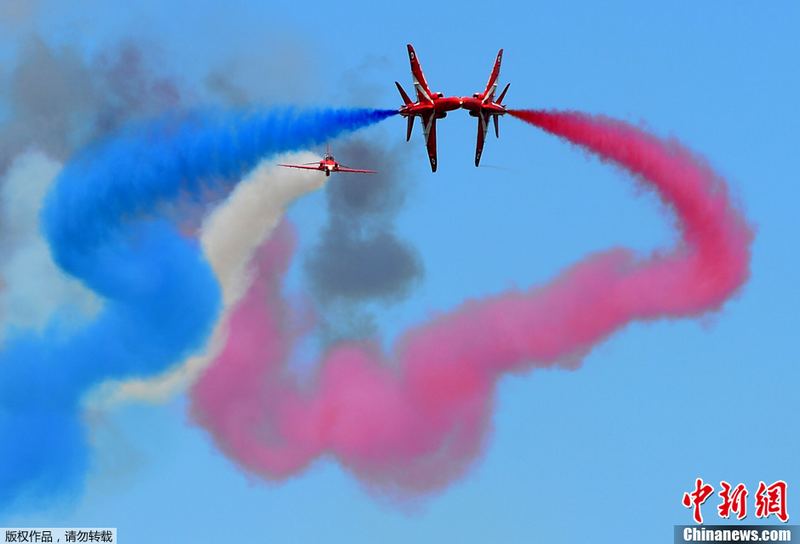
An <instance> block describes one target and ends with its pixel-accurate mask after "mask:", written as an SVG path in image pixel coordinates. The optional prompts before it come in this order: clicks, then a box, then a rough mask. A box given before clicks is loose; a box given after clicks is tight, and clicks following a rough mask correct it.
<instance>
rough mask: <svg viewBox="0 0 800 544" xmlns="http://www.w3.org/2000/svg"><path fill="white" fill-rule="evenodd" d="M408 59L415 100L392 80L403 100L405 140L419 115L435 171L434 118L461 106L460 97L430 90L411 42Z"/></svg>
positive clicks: (407, 138) (401, 107)
mask: <svg viewBox="0 0 800 544" xmlns="http://www.w3.org/2000/svg"><path fill="white" fill-rule="evenodd" d="M408 59H409V61H410V62H411V76H412V78H413V79H414V89H416V91H417V101H416V102H413V101H412V100H411V98H409V96H408V94H406V92H405V91H404V90H403V87H401V86H400V84H399V83H398V82H396V81H395V82H394V84H395V85H397V90H398V91H400V96H402V97H403V102H404V104H403V105H402V106H400V110H399V111H400V115H402V116H403V117H407V118H408V129H407V130H406V141H408V140H410V139H411V131H412V130H413V128H414V117H419V118H420V119H421V120H422V129H423V131H424V134H425V145H426V147H427V148H428V159H429V160H430V161H431V171H433V172H436V120H437V119H442V118H443V117H446V116H447V112H448V111H453V110H457V109H458V108H459V107H461V99H460V98H458V97H457V96H450V97H447V98H445V96H444V95H443V94H442V93H434V92H431V89H430V87H428V82H427V81H425V75H424V74H423V73H422V68H421V67H420V65H419V60H418V59H417V54H416V53H415V52H414V48H413V47H412V46H411V44H408Z"/></svg>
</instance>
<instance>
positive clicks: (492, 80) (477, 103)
mask: <svg viewBox="0 0 800 544" xmlns="http://www.w3.org/2000/svg"><path fill="white" fill-rule="evenodd" d="M502 60H503V50H502V49H501V50H500V51H499V52H498V53H497V60H495V61H494V68H493V69H492V73H491V74H490V75H489V81H488V82H487V83H486V88H485V89H484V90H483V92H482V93H475V94H473V95H472V97H471V98H470V97H466V96H465V97H464V98H462V99H461V107H462V108H464V109H465V110H469V114H470V115H471V116H472V117H477V118H478V144H477V145H476V147H475V166H478V165H479V164H480V162H481V153H483V143H484V142H485V141H486V133H487V132H488V131H489V118H490V117H491V118H492V119H493V120H494V133H495V136H497V137H498V138H499V137H500V126H499V123H498V118H499V117H500V116H501V115H504V114H505V113H506V107H505V106H504V105H503V104H502V102H503V99H504V98H505V97H506V92H507V91H508V87H509V86H510V85H511V84H510V83H508V84H506V87H505V89H503V92H502V93H500V96H498V97H497V100H496V101H495V99H494V93H495V91H496V90H497V78H498V77H499V76H500V62H501V61H502Z"/></svg>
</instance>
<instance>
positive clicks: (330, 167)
mask: <svg viewBox="0 0 800 544" xmlns="http://www.w3.org/2000/svg"><path fill="white" fill-rule="evenodd" d="M312 165H313V166H312ZM278 166H285V167H286V168H302V169H304V170H319V171H320V172H325V175H326V176H330V175H331V172H349V173H353V174H377V173H378V172H377V171H375V170H359V169H356V168H348V167H346V166H342V165H341V164H339V163H338V162H336V159H334V158H333V155H332V154H331V151H330V149H328V150H327V151H326V152H325V158H323V159H322V160H321V161H318V162H307V163H305V164H279V165H278Z"/></svg>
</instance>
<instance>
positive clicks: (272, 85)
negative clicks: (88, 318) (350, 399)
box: [0, 0, 800, 543]
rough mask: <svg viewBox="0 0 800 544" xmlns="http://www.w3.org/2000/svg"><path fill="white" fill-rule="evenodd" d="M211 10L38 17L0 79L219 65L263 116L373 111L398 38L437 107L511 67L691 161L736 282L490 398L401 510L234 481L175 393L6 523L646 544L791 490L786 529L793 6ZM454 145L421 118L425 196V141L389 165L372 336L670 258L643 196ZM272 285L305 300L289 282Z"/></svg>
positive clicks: (605, 171)
mask: <svg viewBox="0 0 800 544" xmlns="http://www.w3.org/2000/svg"><path fill="white" fill-rule="evenodd" d="M215 4H216V3H212V2H208V1H192V2H189V1H183V0H181V1H174V2H156V1H152V0H145V1H142V2H139V3H136V5H135V6H134V5H132V4H130V3H123V2H117V1H115V2H100V1H99V0H98V1H81V2H77V3H70V6H69V7H68V6H67V5H66V4H64V3H46V2H45V3H43V4H41V5H39V6H38V8H37V9H36V10H34V12H33V13H32V14H31V17H30V18H28V19H27V20H26V21H24V22H20V23H19V25H18V26H17V28H16V30H14V31H11V32H8V33H7V35H6V36H5V37H2V38H0V58H2V59H3V61H4V62H6V61H8V62H11V61H12V60H11V59H13V58H14V50H15V49H16V48H17V47H18V46H19V44H20V43H22V40H23V37H24V36H25V35H26V33H28V32H30V31H36V32H38V33H40V34H41V36H42V37H43V38H44V39H45V40H46V41H48V42H49V43H51V44H72V45H75V46H77V47H79V48H80V49H81V50H82V51H84V52H85V54H86V55H87V56H91V55H94V54H97V53H98V52H102V51H103V50H104V49H106V48H110V47H112V46H114V45H115V44H116V43H118V42H119V41H120V40H123V39H129V40H132V41H134V42H136V43H142V44H145V50H146V51H149V52H150V54H152V55H153V58H157V59H158V62H159V63H160V64H161V65H162V66H163V68H164V70H166V71H168V73H172V74H175V75H176V76H177V77H178V78H179V79H182V80H185V81H186V82H189V83H192V82H195V81H197V80H199V79H200V78H201V77H202V76H203V74H204V73H205V72H206V71H207V70H208V69H209V67H214V68H221V67H222V68H224V67H226V66H227V67H231V66H233V67H235V71H236V73H237V74H238V75H239V77H240V79H242V80H244V81H246V82H247V83H248V84H250V85H253V86H254V87H255V88H257V89H258V93H259V94H260V95H261V96H265V97H269V99H270V101H277V102H281V103H301V104H323V105H363V106H376V107H393V106H395V105H397V104H399V96H397V95H396V92H395V90H394V86H393V81H394V80H395V79H397V80H399V81H400V82H401V83H403V84H404V85H405V86H406V87H408V86H409V81H410V75H409V72H408V64H407V57H406V53H405V44H406V43H408V42H411V43H413V44H414V46H415V48H416V50H417V52H418V54H419V56H420V60H421V61H422V63H423V68H424V70H425V73H426V76H427V78H428V81H429V83H430V84H431V86H432V87H434V90H441V91H443V92H445V93H446V94H458V95H467V94H470V93H472V92H473V91H476V90H478V89H479V88H480V87H482V85H483V84H484V83H485V80H486V78H487V76H488V71H489V68H490V66H491V63H492V60H493V59H494V55H495V54H496V52H497V49H498V48H500V47H504V48H505V57H504V64H503V71H502V74H501V81H502V83H505V82H506V81H511V89H510V91H509V94H508V98H507V103H508V104H510V105H511V106H513V107H530V108H534V107H536V108H539V107H543V108H566V109H578V110H583V111H588V112H592V113H604V114H607V115H611V116H615V117H619V118H622V119H625V120H628V121H632V122H637V123H639V122H641V123H644V124H645V126H647V127H649V128H650V129H652V130H654V131H655V132H656V133H658V134H660V135H664V136H675V137H677V138H679V139H680V140H681V141H683V142H684V143H685V144H687V145H688V146H690V147H691V148H693V149H694V150H696V151H698V152H700V153H701V154H703V155H704V156H705V157H706V158H707V159H708V160H709V162H710V163H711V164H712V165H713V166H714V167H715V168H716V169H717V171H719V172H720V173H721V174H722V175H723V176H724V177H725V178H726V179H727V180H728V182H729V185H730V188H731V191H732V193H733V194H734V195H735V196H736V198H737V200H738V201H739V202H740V203H741V205H742V208H743V209H744V210H745V213H746V215H747V217H748V219H749V220H750V221H751V223H752V224H754V225H755V227H756V231H757V236H756V241H755V244H754V253H753V262H752V278H751V280H750V281H749V283H748V284H747V285H746V286H745V288H744V290H743V291H742V292H741V294H740V295H739V296H737V297H736V298H735V299H734V300H732V301H730V302H729V303H728V304H727V305H726V306H725V308H724V309H723V311H722V312H720V313H719V314H716V315H712V316H709V317H707V318H703V319H701V320H694V321H692V320H686V321H675V322H668V321H661V322H656V323H648V324H640V323H637V324H632V325H630V326H628V327H626V328H625V329H624V330H622V331H620V332H619V333H617V334H616V335H614V336H613V337H612V338H611V339H609V340H608V341H606V342H604V343H603V344H601V345H600V346H598V347H597V349H595V350H594V351H593V352H591V353H590V354H589V356H588V357H587V358H586V360H585V362H584V364H583V366H582V367H581V368H580V369H579V370H577V371H564V370H552V371H538V372H534V373H531V374H527V375H522V376H507V377H505V378H504V379H503V380H502V381H501V383H500V386H499V388H498V391H497V395H496V410H495V414H494V418H493V429H492V432H491V435H490V437H489V439H488V440H487V442H486V446H485V452H484V455H483V456H482V457H481V458H480V459H479V460H477V461H476V463H475V465H474V467H473V469H472V470H471V471H470V472H469V473H468V474H467V476H466V477H465V478H463V479H462V480H459V481H458V482H456V483H455V484H454V485H452V486H451V487H450V488H448V489H447V490H445V491H443V492H441V493H438V494H435V495H433V496H425V497H421V498H419V499H418V500H416V501H414V502H413V503H410V504H405V503H404V504H397V503H395V502H392V501H391V500H388V499H386V498H385V497H382V496H381V495H380V493H377V492H375V491H372V490H368V489H365V488H364V487H363V486H362V485H361V484H360V483H359V482H357V481H356V480H355V479H354V478H353V477H352V476H351V475H349V474H348V473H347V472H345V471H343V470H342V469H341V468H340V467H339V466H338V465H336V464H334V463H332V462H329V461H326V460H323V461H321V462H318V463H316V464H315V465H314V466H313V467H312V468H311V469H310V470H308V471H306V472H304V473H302V474H301V475H299V476H298V477H296V478H293V479H291V480H290V481H288V482H285V483H280V484H268V483H264V482H262V481H260V480H256V479H254V478H252V477H249V476H245V475H243V474H242V473H241V472H240V471H239V470H238V469H237V468H236V467H235V466H234V465H233V464H232V463H231V462H230V461H229V460H227V459H225V458H224V457H223V456H222V455H221V454H220V453H219V452H218V451H216V450H215V448H214V446H213V445H212V444H211V442H210V440H209V438H208V436H207V435H206V433H205V432H204V431H203V430H201V429H198V428H196V427H194V426H192V425H190V424H189V423H188V416H187V414H186V409H185V408H186V406H185V405H186V400H185V398H178V399H175V400H174V401H172V402H170V403H168V404H166V405H161V406H149V405H128V406H125V407H122V408H119V409H117V410H114V411H111V412H108V413H103V414H95V415H94V416H93V417H95V418H99V419H100V420H101V421H100V424H99V429H100V433H99V435H98V439H97V441H98V443H97V445H96V448H95V453H94V456H95V457H94V468H93V470H92V471H91V473H90V474H89V476H88V480H87V484H86V487H85V490H84V492H83V493H82V494H81V495H79V496H75V497H68V498H67V500H61V501H59V502H58V503H57V504H54V505H52V506H48V507H42V508H40V509H38V510H34V511H26V512H24V513H17V514H13V515H10V516H6V517H5V518H0V524H3V525H44V526H115V527H118V528H119V531H120V537H121V538H122V539H123V541H124V542H153V543H158V542H174V541H198V542H228V541H230V542H246V541H250V539H253V540H257V541H267V542H309V541H326V542H327V541H331V542H373V541H376V540H380V541H382V542H406V541H409V540H411V539H413V540H416V541H423V542H425V541H431V540H434V539H439V540H443V539H444V540H446V541H459V542H485V541H495V542H538V541H547V542H555V543H559V542H586V541H596V542H605V541H612V540H613V541H631V540H633V539H634V538H635V539H637V540H638V541H665V540H667V539H669V538H670V535H671V531H672V527H671V526H672V525H674V524H685V523H689V522H690V520H691V518H690V512H689V511H688V510H685V509H684V508H683V507H682V506H681V504H680V498H681V494H682V492H683V491H686V490H688V489H689V488H690V486H691V485H692V483H693V481H694V478H695V477H697V476H702V477H703V478H704V479H706V480H709V481H711V482H713V483H715V484H716V483H717V482H718V481H719V480H720V479H726V480H728V481H733V482H739V481H742V482H745V483H746V484H747V485H748V487H749V488H750V489H751V492H754V491H755V487H756V485H757V483H758V480H765V481H767V482H768V483H769V482H772V481H774V480H777V479H784V480H786V481H787V482H789V500H790V505H789V513H790V516H792V519H793V521H796V518H795V517H796V516H800V511H799V510H797V508H796V504H797V500H796V497H797V494H796V493H797V489H799V488H798V487H796V486H798V485H800V470H798V465H797V461H796V460H797V458H798V454H800V440H799V439H798V434H797V432H796V430H795V428H794V425H793V424H792V423H791V422H792V421H793V415H792V414H794V413H797V409H798V407H800V406H799V405H800V401H799V400H798V397H797V396H796V393H797V389H798V384H800V369H798V368H797V366H796V365H797V361H798V349H797V347H796V345H795V341H794V338H795V337H796V334H797V326H798V317H797V316H798V311H797V308H798V306H800V289H798V287H797V282H796V270H797V268H798V265H800V259H799V258H798V256H797V253H796V251H795V247H796V241H795V237H796V233H797V232H798V226H800V219H798V214H797V212H796V206H797V204H796V203H797V200H798V198H799V197H800V188H798V184H797V181H798V178H797V174H796V172H797V170H798V163H797V160H798V159H797V157H798V151H800V149H799V148H798V143H797V142H798V140H797V134H796V129H797V127H798V126H799V125H800V110H799V109H798V105H797V97H798V96H800V75H799V74H798V72H797V70H796V64H797V58H798V54H799V53H800V45H798V41H797V36H796V29H797V28H798V24H800V7H798V5H797V4H796V3H793V2H788V1H787V2H772V3H768V5H764V4H763V3H755V2H736V3H722V2H707V3H702V4H700V3H696V2H672V3H664V4H660V5H652V4H650V3H642V2H614V3H613V5H611V6H609V5H606V3H603V4H600V3H597V4H595V3H578V2H558V3H556V2H553V3H542V2H519V3H514V2H507V3H502V4H500V5H498V6H496V7H492V6H489V5H488V4H486V3H460V4H459V5H458V6H453V5H446V4H445V3H438V4H437V3H431V4H424V5H414V4H405V5H395V6H392V7H384V6H381V5H378V4H377V3H374V2H364V3H347V4H342V3H330V2H304V3H302V4H299V3H295V2H271V3H264V2H230V3H228V4H227V5H226V6H225V7H222V6H221V5H215ZM265 59H268V60H265ZM287 59H288V60H287ZM257 67H258V68H260V67H264V68H265V70H263V71H262V70H259V69H257ZM292 67H293V68H292ZM266 68H272V70H273V71H271V72H270V71H267V70H266ZM459 113H461V114H459ZM473 124H474V119H472V118H469V117H468V116H466V115H465V114H463V112H454V114H451V115H450V116H448V118H447V119H445V120H444V122H442V123H441V124H440V128H439V172H437V173H436V174H435V175H432V174H431V173H430V172H429V170H428V166H427V160H426V157H425V155H424V152H423V149H422V147H423V146H422V142H421V141H420V136H419V134H415V137H414V138H412V141H411V142H410V143H408V144H404V145H406V146H410V150H409V153H408V157H409V160H410V161H411V162H412V164H411V168H410V173H411V175H410V176H409V180H408V183H409V184H411V190H410V192H409V196H408V199H407V202H406V205H405V206H404V208H403V210H402V213H401V215H400V218H399V223H398V230H399V231H400V233H401V234H402V235H403V236H404V237H405V238H406V239H408V240H410V241H412V242H413V244H414V245H415V247H416V248H417V250H418V251H419V253H420V255H421V258H422V262H423V263H424V267H425V277H424V280H423V281H422V283H421V284H420V285H418V286H417V288H416V289H415V290H414V291H413V293H412V294H411V296H409V297H408V298H407V299H405V300H403V301H401V302H398V303H396V304H392V305H384V306H379V307H377V314H378V320H379V323H380V325H381V331H382V334H383V335H384V336H385V339H386V342H390V341H391V339H392V338H394V337H395V336H396V335H397V334H398V333H400V332H401V331H402V330H404V329H405V328H406V327H408V326H409V325H412V324H415V323H419V322H421V321H423V320H425V319H426V318H427V317H429V316H430V315H432V314H434V313H436V312H439V311H444V310H447V309H449V308H452V307H454V306H455V305H456V304H458V303H459V302H460V301H462V300H463V299H465V298H468V297H479V296H483V295H486V294H490V293H496V292H499V291H501V290H503V289H506V288H508V287H511V286H520V287H525V286H529V285H531V284H534V283H541V282H545V281H547V280H548V279H550V278H552V277H553V276H554V275H556V274H557V273H558V271H560V270H561V269H563V268H564V267H566V266H568V265H569V264H571V263H574V262H576V261H577V260H579V259H580V258H581V257H582V256H583V255H584V254H586V253H587V252H590V251H595V250H599V249H603V248H606V247H610V246H614V245H624V246H630V247H634V248H636V249H638V250H641V251H648V250H651V249H655V248H659V247H664V246H666V245H668V244H670V243H671V242H672V241H673V240H674V237H675V235H674V233H673V231H672V230H671V226H672V222H671V218H670V217H669V216H667V215H666V214H664V213H663V210H661V209H660V207H659V206H658V205H657V203H656V201H655V199H654V198H653V197H652V195H648V194H641V191H639V190H637V189H636V187H635V186H634V184H633V183H632V181H631V180H630V179H629V178H627V177H626V176H624V175H623V174H621V173H620V172H618V171H617V170H615V169H612V168H609V167H608V166H606V165H603V164H600V163H599V161H597V160H595V159H592V158H587V157H586V156H585V155H584V153H582V152H580V151H577V150H575V149H573V148H570V147H569V146H567V145H565V144H563V143H562V142H559V141H556V140H555V139H553V138H552V137H549V136H547V135H545V134H543V133H541V132H538V131H536V130H534V129H532V128H531V127H529V126H524V125H523V124H522V123H520V122H518V121H516V120H514V119H503V120H502V121H501V125H502V126H501V139H500V140H499V141H497V140H495V139H494V137H492V138H491V139H490V140H489V141H488V142H487V145H486V150H485V152H484V158H483V163H484V164H485V165H487V166H488V167H486V168H479V169H476V168H474V166H472V156H473V153H474V137H475V127H474V125H473ZM417 128H418V127H417ZM404 129H405V126H404V123H403V122H402V120H400V119H390V120H388V121H386V122H384V123H383V124H382V125H381V126H378V127H373V128H370V129H368V130H369V131H370V133H369V134H370V135H371V136H374V137H376V138H378V137H379V138H384V139H386V140H388V141H391V142H398V143H399V142H401V141H402V139H403V133H404ZM493 166H494V167H496V168H492V167H493ZM333 182H336V180H334V181H333ZM324 213H325V202H324V195H323V194H321V193H318V194H313V195H310V196H309V197H307V198H305V199H303V200H301V201H299V202H297V203H296V204H295V205H294V206H293V207H292V209H291V211H290V216H291V217H292V218H293V219H294V220H295V222H296V223H297V224H298V225H299V227H300V236H301V239H302V241H303V242H302V243H303V246H302V247H303V248H309V247H311V245H312V244H313V243H314V241H315V239H316V236H318V229H319V226H320V224H321V223H322V220H323V214H324ZM292 285H293V287H294V288H295V289H302V285H303V279H302V271H301V267H299V266H297V267H296V269H295V270H294V271H293V278H292ZM753 431H755V432H753ZM713 508H714V505H713V504H711V502H709V503H708V505H707V506H706V508H705V511H706V515H707V516H709V517H710V516H711V515H712V514H713Z"/></svg>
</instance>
